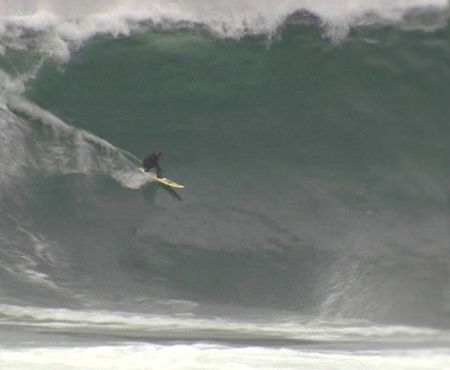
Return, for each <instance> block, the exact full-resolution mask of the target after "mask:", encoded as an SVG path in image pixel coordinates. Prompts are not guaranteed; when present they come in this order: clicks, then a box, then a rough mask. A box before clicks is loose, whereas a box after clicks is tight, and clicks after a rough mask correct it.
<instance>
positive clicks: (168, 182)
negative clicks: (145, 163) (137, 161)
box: [139, 168, 184, 189]
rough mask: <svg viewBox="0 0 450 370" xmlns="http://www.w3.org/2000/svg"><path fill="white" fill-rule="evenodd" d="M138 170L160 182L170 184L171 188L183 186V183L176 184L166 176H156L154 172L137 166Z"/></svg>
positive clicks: (181, 187)
mask: <svg viewBox="0 0 450 370" xmlns="http://www.w3.org/2000/svg"><path fill="white" fill-rule="evenodd" d="M139 170H140V171H141V172H143V173H145V174H146V175H147V176H148V177H150V178H151V179H152V180H155V181H158V182H159V183H161V184H164V185H167V186H170V187H171V188H175V189H183V188H184V185H181V184H178V183H177V182H175V181H173V180H170V179H168V178H167V177H158V176H156V173H154V172H152V171H148V172H146V171H145V170H144V169H143V168H139Z"/></svg>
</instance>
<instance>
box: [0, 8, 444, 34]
mask: <svg viewBox="0 0 450 370" xmlns="http://www.w3.org/2000/svg"><path fill="white" fill-rule="evenodd" d="M417 9H423V10H429V9H433V10H435V11H440V12H442V11H446V10H448V1H447V0H408V1H405V0H390V1H388V0H374V1H371V2H367V1H365V0H346V1H339V2H336V1H334V0H320V1H313V0H284V1H276V0H259V1H255V0H229V1H227V2H223V1H219V0H190V1H181V0H171V1H163V0H159V1H148V0H131V1H125V0H117V1H114V2H111V1H105V0H97V1H77V2H70V3H67V4H66V3H64V4H62V3H61V2H60V1H57V0H34V1H17V0H5V1H3V2H2V5H0V37H1V36H2V34H3V35H4V34H5V32H6V31H7V30H8V29H10V28H16V27H20V28H24V29H28V30H32V31H42V30H53V31H55V32H56V33H57V34H58V35H59V36H60V37H61V38H62V39H64V40H66V41H72V42H83V41H85V40H87V39H89V38H91V37H92V36H94V35H97V34H105V33H107V34H111V35H113V36H118V35H127V34H129V33H130V32H131V31H132V30H133V29H134V27H135V26H136V25H137V24H139V23H142V22H150V23H152V24H155V25H162V26H168V27H174V26H175V27H178V26H179V25H180V24H182V25H186V24H197V25H203V26H205V27H206V28H208V29H209V30H210V31H211V32H213V33H214V34H216V35H219V36H222V37H231V38H240V37H242V36H245V35H267V34H269V35H270V34H272V33H274V32H276V30H277V29H278V28H279V27H280V26H281V25H282V24H283V23H284V22H285V21H286V19H287V18H288V17H289V16H291V15H293V14H295V13H298V12H307V13H310V14H313V15H314V16H316V17H318V18H319V20H320V22H321V23H322V24H323V25H324V26H325V28H326V30H327V33H328V35H329V36H331V37H332V38H336V37H341V36H342V34H343V33H345V30H347V31H348V29H349V28H350V27H352V26H353V25H358V24H361V23H364V21H363V19H364V17H365V16H367V15H371V17H370V19H372V21H373V19H374V17H373V16H375V19H378V20H380V21H389V22H398V21H401V20H402V19H403V18H404V16H405V15H406V14H408V13H409V12H411V11H416V10H417Z"/></svg>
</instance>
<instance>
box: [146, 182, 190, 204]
mask: <svg viewBox="0 0 450 370" xmlns="http://www.w3.org/2000/svg"><path fill="white" fill-rule="evenodd" d="M158 189H163V190H165V191H166V192H167V193H169V194H170V196H171V197H173V198H175V199H177V200H178V201H180V202H182V201H183V198H181V196H180V195H179V194H178V193H177V192H176V191H175V190H174V189H173V188H171V187H170V186H167V185H163V184H160V183H158V182H156V181H155V182H154V183H151V184H149V185H148V186H146V187H145V188H144V189H143V191H142V196H143V197H144V198H145V199H146V200H148V201H150V202H152V203H153V202H154V201H155V198H156V194H157V192H158Z"/></svg>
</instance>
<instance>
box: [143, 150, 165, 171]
mask: <svg viewBox="0 0 450 370" xmlns="http://www.w3.org/2000/svg"><path fill="white" fill-rule="evenodd" d="M161 158H162V153H161V152H159V153H153V154H150V155H148V156H147V157H145V159H144V162H143V164H144V170H145V172H148V171H149V170H150V169H151V168H153V167H154V168H155V170H156V176H157V177H162V176H161V173H162V169H161V167H160V166H159V160H160V159H161Z"/></svg>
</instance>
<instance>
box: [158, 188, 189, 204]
mask: <svg viewBox="0 0 450 370" xmlns="http://www.w3.org/2000/svg"><path fill="white" fill-rule="evenodd" d="M158 185H159V186H160V187H161V188H163V189H164V190H165V191H167V192H168V193H169V194H170V195H171V196H172V197H173V198H176V199H178V200H179V201H180V202H182V201H183V198H181V196H180V194H178V193H177V192H176V191H175V190H174V189H173V188H171V187H170V186H167V185H163V184H158Z"/></svg>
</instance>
